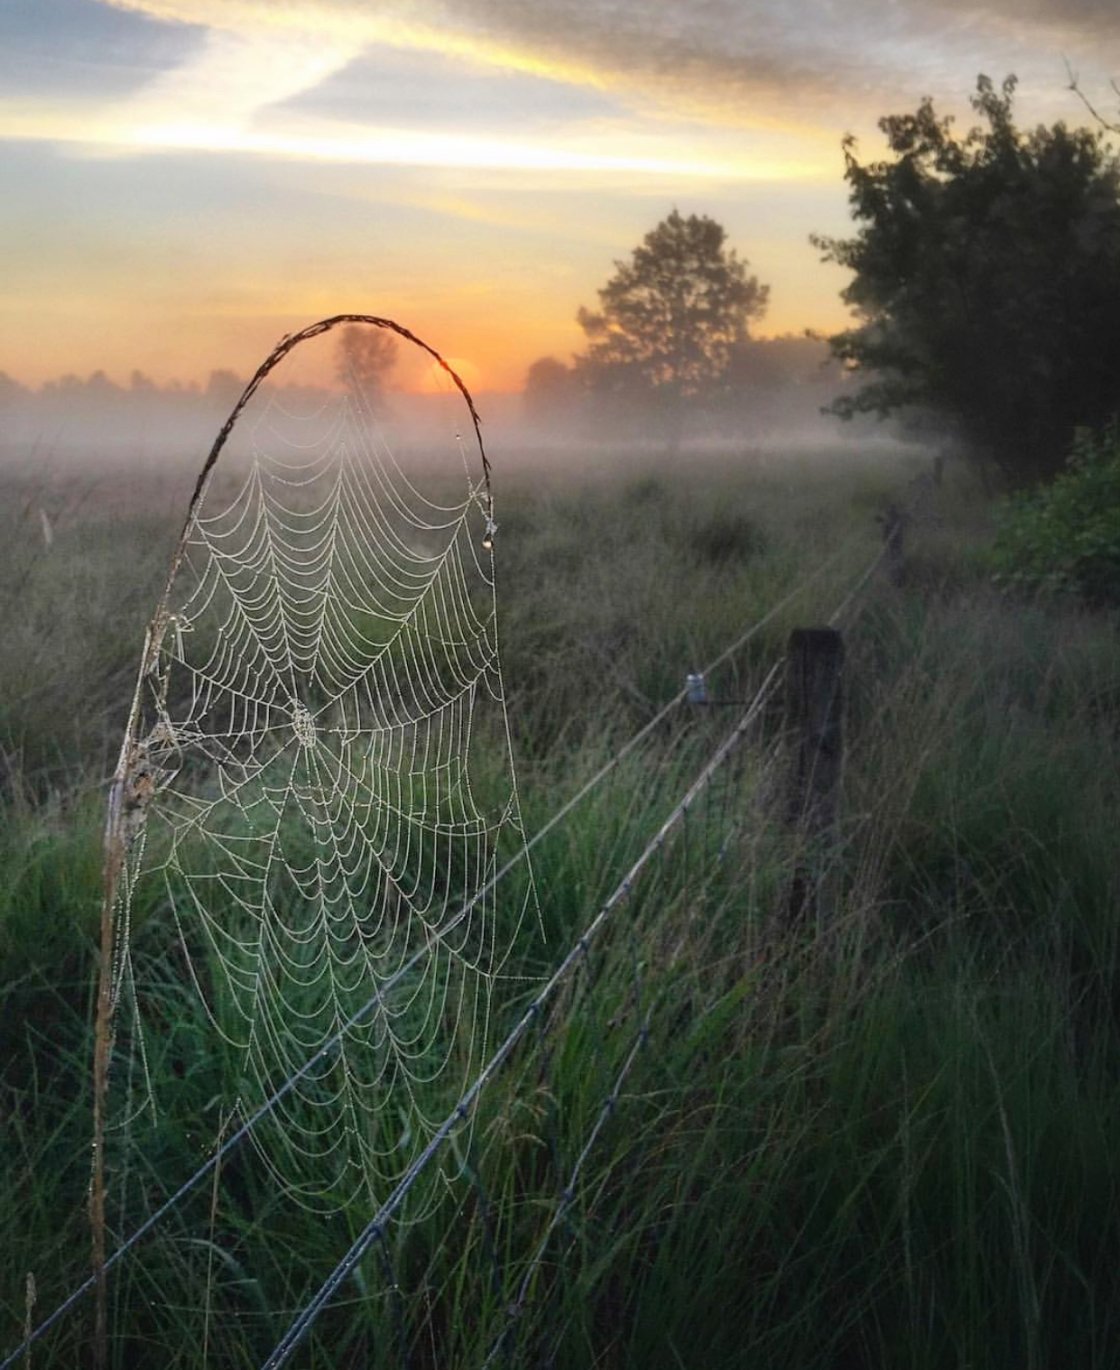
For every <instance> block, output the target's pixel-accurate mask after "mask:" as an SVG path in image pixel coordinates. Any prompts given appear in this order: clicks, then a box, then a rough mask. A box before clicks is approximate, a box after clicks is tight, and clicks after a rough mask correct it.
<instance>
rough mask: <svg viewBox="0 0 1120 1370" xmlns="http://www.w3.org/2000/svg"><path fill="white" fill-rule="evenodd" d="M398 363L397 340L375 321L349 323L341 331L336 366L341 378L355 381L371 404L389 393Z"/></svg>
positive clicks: (343, 380)
mask: <svg viewBox="0 0 1120 1370" xmlns="http://www.w3.org/2000/svg"><path fill="white" fill-rule="evenodd" d="M396 363H397V340H396V338H395V337H393V335H392V334H391V333H390V332H389V331H388V330H387V329H384V328H378V327H376V326H375V325H373V324H349V325H347V327H345V328H344V329H343V330H342V332H341V333H340V334H339V338H338V344H337V351H336V367H337V374H338V378H339V380H340V381H342V382H343V383H344V384H347V385H354V386H356V387H357V388H358V390H359V391H360V392H361V394H362V396H363V397H364V399H365V401H366V403H367V404H370V405H376V404H377V403H378V402H379V401H380V400H381V399H382V397H383V395H384V393H385V386H386V382H387V380H388V378H389V372H390V371H392V369H393V367H394V366H395V365H396Z"/></svg>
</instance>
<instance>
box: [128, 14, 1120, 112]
mask: <svg viewBox="0 0 1120 1370" xmlns="http://www.w3.org/2000/svg"><path fill="white" fill-rule="evenodd" d="M110 3H113V4H116V5H118V6H120V7H123V8H129V9H133V10H137V11H141V12H143V13H145V14H148V15H150V16H155V17H160V18H164V19H177V20H180V21H183V22H187V21H189V22H193V23H205V24H208V25H211V26H213V27H215V28H220V29H224V30H227V31H231V32H238V33H256V34H278V33H289V34H299V35H302V36H303V38H304V40H305V41H309V42H324V43H344V44H355V45H358V46H362V45H370V44H391V45H394V46H400V47H413V48H421V49H427V50H431V51H439V52H441V53H444V54H454V55H458V56H460V57H463V58H466V59H470V60H472V61H475V62H478V63H483V64H487V65H491V66H494V67H497V68H500V69H506V70H516V71H521V72H529V73H533V74H537V75H540V76H542V77H546V78H549V79H551V80H556V81H565V82H568V83H571V84H583V85H594V86H597V87H599V88H604V89H610V90H612V91H616V92H619V93H621V94H623V95H625V96H626V97H627V98H629V99H631V100H632V101H634V102H636V103H637V104H639V105H641V106H643V107H646V108H648V109H654V108H657V109H661V110H664V111H670V112H672V113H673V114H674V115H676V116H679V115H680V114H681V113H684V112H687V113H690V114H692V115H693V116H700V117H707V118H711V119H713V120H716V121H718V122H720V123H724V124H728V125H737V126H740V127H751V126H755V127H758V126H767V125H770V124H772V123H773V122H774V121H775V120H776V121H778V122H780V123H786V124H789V123H801V124H809V123H812V122H813V121H814V120H815V119H816V118H817V117H819V115H820V113H821V112H822V111H823V110H828V111H830V112H831V113H832V114H833V115H834V114H835V109H836V106H837V103H838V102H844V103H845V104H846V105H847V107H848V108H849V109H850V110H851V111H852V114H853V117H858V116H859V115H860V114H862V113H863V112H864V111H865V109H874V110H875V111H876V112H882V102H883V101H884V100H888V101H890V100H892V99H901V98H907V97H909V98H912V97H913V94H914V86H915V83H916V82H917V83H920V84H921V90H922V91H927V90H928V91H930V92H931V93H934V94H937V93H939V92H941V91H943V90H946V89H947V90H951V91H954V92H956V91H960V90H962V88H963V89H964V90H967V89H968V87H969V86H970V85H971V82H972V80H973V78H974V76H975V74H976V71H977V70H978V69H980V65H983V64H987V65H993V66H994V67H995V68H996V73H995V74H997V75H1002V74H1003V72H1002V71H1001V70H999V64H1000V63H1001V62H1003V63H1005V64H1015V65H1017V66H1019V67H1021V68H1026V67H1027V66H1029V65H1033V66H1034V67H1035V68H1037V69H1041V68H1042V67H1045V68H1046V70H1047V71H1049V70H1050V68H1053V70H1054V72H1057V71H1059V70H1060V58H1061V53H1062V51H1063V50H1072V51H1073V52H1074V54H1075V55H1077V54H1078V53H1080V54H1081V55H1082V56H1083V58H1084V59H1085V60H1086V61H1087V62H1090V63H1091V64H1094V65H1095V66H1097V68H1098V69H1099V70H1100V71H1102V72H1105V71H1107V69H1108V65H1109V64H1110V63H1120V6H1118V5H1117V4H1116V3H1115V0H987V2H986V3H984V4H977V3H976V0H847V2H846V3H844V4H842V5H841V4H838V3H836V0H798V3H797V4H796V5H789V4H778V3H776V2H775V0H690V3H689V4H687V5H685V4H668V3H665V0H629V2H628V3H626V4H618V3H611V2H610V0H549V3H547V4H545V3H540V4H532V3H523V4H511V3H509V0H429V3H428V4H426V5H425V6H424V18H423V19H420V18H418V17H417V12H416V10H417V7H416V6H415V5H414V4H411V3H407V0H396V2H395V3H394V0H385V2H383V3H378V4H376V5H374V4H372V3H369V2H368V0H290V2H289V3H287V4H283V5H277V4H273V3H270V0H110Z"/></svg>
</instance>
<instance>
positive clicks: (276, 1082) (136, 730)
mask: <svg viewBox="0 0 1120 1370" xmlns="http://www.w3.org/2000/svg"><path fill="white" fill-rule="evenodd" d="M348 330H349V331H348ZM354 330H359V331H364V335H368V336H373V335H374V334H376V336H377V338H378V339H379V342H378V345H377V348H376V349H374V350H376V351H379V352H385V351H386V350H387V349H386V348H385V347H384V345H383V343H382V342H381V341H380V340H381V339H391V340H392V342H393V343H394V344H395V345H396V348H397V356H396V358H395V362H396V369H398V370H400V369H405V371H406V375H409V376H412V377H413V383H414V384H415V383H416V378H417V377H418V378H419V383H420V385H421V386H422V387H426V388H427V389H428V390H429V391H432V390H433V384H432V379H433V377H436V376H438V377H441V378H442V379H443V381H444V385H443V388H442V392H440V391H439V390H438V389H436V390H435V392H434V393H428V394H421V395H418V396H417V395H413V396H411V397H408V396H397V397H394V396H392V395H389V396H386V395H385V394H384V393H383V392H382V389H381V375H380V374H379V373H376V372H375V373H372V374H366V375H363V374H362V371H361V367H362V359H363V357H367V358H368V356H369V355H370V352H371V349H370V348H369V347H368V346H367V347H365V348H364V349H363V346H362V343H363V334H362V333H361V332H355V331H354ZM388 350H390V351H391V349H388ZM355 359H356V360H355ZM392 360H393V358H392V357H390V361H392ZM383 361H384V359H382V362H379V363H378V365H379V366H382V369H384V367H383ZM408 368H411V369H410V370H409V369H408ZM262 373H264V374H263V375H262ZM262 373H258V381H257V382H254V385H253V386H251V387H250V393H249V396H248V399H247V400H244V402H243V405H242V406H240V407H239V410H238V411H235V415H234V417H233V421H232V426H230V425H227V429H228V434H227V436H226V437H225V439H224V440H222V439H220V440H219V443H218V444H216V448H215V453H213V454H212V458H211V461H210V462H209V463H208V469H207V470H206V471H205V472H204V476H203V478H202V479H201V480H200V484H199V488H198V490H197V492H196V498H195V501H194V503H193V504H192V507H191V511H190V514H189V517H188V519H187V522H186V526H185V529H184V532H183V539H182V542H181V544H180V548H179V550H178V552H177V554H176V557H175V560H174V563H173V566H172V572H171V576H170V579H169V582H168V586H167V591H166V594H165V597H164V600H163V602H162V603H161V605H160V607H159V609H158V611H157V615H156V618H155V619H154V620H153V623H152V626H151V628H150V630H149V641H148V645H147V647H146V649H145V657H144V664H143V666H142V669H141V675H140V681H139V685H138V690H137V696H136V702H135V705H134V712H133V720H132V724H131V725H130V729H129V734H128V737H127V738H126V743H125V750H124V753H123V754H122V763H121V768H120V771H119V773H118V785H117V787H116V790H115V803H114V808H113V812H112V815H111V819H110V844H109V845H110V853H112V848H113V833H114V831H115V832H116V834H117V839H118V846H119V849H120V852H121V855H122V858H123V859H122V862H121V869H120V879H119V884H118V889H117V893H116V899H115V911H114V924H115V943H114V961H113V988H112V996H113V1006H114V1009H116V1008H117V1007H118V1006H119V1005H120V1004H121V1001H122V1000H125V1001H132V1000H135V1002H136V1003H137V1004H139V1005H140V1007H139V1009H138V1010H136V1011H135V1015H136V1017H137V1019H138V1020H139V1022H140V1024H141V1026H143V1017H144V1014H143V999H144V994H143V985H142V979H143V975H142V969H141V968H138V967H137V966H136V965H134V960H135V958H134V957H133V955H132V951H131V947H132V941H133V939H134V937H135V936H136V935H137V934H136V932H135V931H134V927H135V925H136V924H137V921H138V919H139V918H141V917H150V918H152V920H153V922H158V920H159V917H160V914H161V913H162V914H163V915H165V916H164V918H163V923H162V924H160V926H166V927H167V928H168V929H169V930H171V936H173V937H175V938H177V941H178V952H177V954H178V955H179V957H180V960H181V964H182V967H183V980H184V985H185V986H186V987H187V988H188V989H189V990H190V992H191V994H192V995H193V996H197V999H198V1000H200V1001H201V1003H202V1004H203V1005H205V1019H206V1021H207V1022H208V1023H209V1027H210V1030H211V1032H212V1033H213V1034H214V1042H215V1049H216V1050H220V1051H221V1052H222V1053H224V1055H225V1057H226V1058H228V1059H232V1061H233V1062H234V1069H233V1072H232V1077H231V1080H232V1082H231V1083H230V1085H229V1089H230V1091H231V1097H230V1098H229V1099H228V1101H227V1106H228V1107H233V1108H236V1109H237V1110H239V1111H240V1113H241V1115H242V1116H249V1115H251V1114H252V1113H253V1112H254V1110H256V1109H257V1108H259V1107H260V1106H261V1104H262V1103H264V1102H265V1101H266V1100H268V1099H269V1098H270V1097H272V1096H273V1095H274V1094H276V1093H277V1092H278V1091H281V1090H282V1089H283V1087H284V1085H285V1083H286V1082H288V1081H289V1080H290V1079H291V1077H292V1076H293V1075H295V1074H297V1072H299V1071H300V1069H301V1067H304V1066H305V1064H306V1063H307V1062H308V1061H309V1060H312V1059H314V1064H313V1065H312V1067H311V1068H310V1069H309V1070H307V1071H306V1072H305V1073H304V1074H303V1075H302V1076H300V1077H299V1078H298V1080H297V1082H296V1084H295V1085H294V1086H293V1087H291V1088H289V1089H288V1091H287V1092H286V1093H284V1094H283V1095H282V1097H281V1099H280V1100H279V1101H278V1102H277V1104H276V1106H275V1107H274V1108H273V1109H272V1110H271V1112H270V1113H269V1114H268V1116H267V1117H266V1118H265V1119H264V1120H263V1121H262V1122H261V1123H260V1124H259V1125H258V1126H257V1127H256V1129H255V1131H254V1137H255V1140H256V1142H257V1144H258V1147H259V1149H260V1151H261V1154H262V1155H263V1156H264V1157H265V1159H266V1161H267V1163H268V1164H269V1166H270V1167H271V1168H272V1169H273V1171H274V1172H275V1174H276V1176H277V1177H278V1178H279V1180H280V1181H281V1182H282V1183H283V1185H284V1186H285V1188H286V1189H287V1190H288V1191H289V1192H290V1193H292V1194H293V1195H295V1196H297V1197H298V1198H299V1200H300V1201H301V1202H303V1203H305V1204H307V1205H309V1206H311V1207H314V1208H322V1209H323V1210H330V1209H333V1208H337V1207H341V1206H343V1205H345V1204H347V1203H348V1202H349V1201H351V1200H352V1199H354V1198H355V1197H359V1196H364V1197H365V1198H367V1199H370V1198H372V1199H378V1198H380V1197H383V1195H384V1193H385V1191H386V1187H387V1186H388V1185H389V1184H391V1183H392V1182H393V1179H394V1177H396V1176H397V1175H399V1173H400V1172H401V1170H402V1169H403V1167H404V1166H405V1165H406V1164H407V1163H408V1162H409V1161H410V1160H411V1159H412V1158H413V1156H414V1155H415V1154H416V1153H417V1152H418V1151H419V1149H420V1148H421V1147H422V1146H423V1145H424V1143H425V1141H426V1140H427V1138H428V1137H429V1136H430V1134H431V1131H432V1130H433V1129H434V1128H435V1127H436V1126H437V1125H438V1124H439V1122H441V1121H442V1119H443V1117H444V1115H445V1113H446V1099H447V1097H449V1096H455V1095H457V1094H458V1093H459V1092H460V1090H461V1088H462V1086H463V1084H464V1082H465V1081H466V1080H467V1079H469V1078H470V1077H471V1074H472V1072H473V1071H474V1070H475V1069H476V1068H477V1064H478V1062H479V1060H481V1059H484V1058H485V1052H486V1046H487V1035H488V1022H489V1018H490V1013H491V1008H492V996H493V992H494V988H495V985H496V984H497V983H498V982H500V981H501V979H502V971H503V966H504V964H505V962H506V959H507V957H508V955H509V952H510V949H511V946H512V943H513V940H514V938H515V937H516V935H517V933H518V930H519V929H520V927H521V925H522V922H523V920H524V915H525V912H526V908H527V907H528V905H529V904H530V902H531V900H532V886H531V880H529V879H527V878H524V877H523V878H522V879H521V880H520V881H518V882H515V888H513V889H507V888H506V886H505V885H504V884H503V885H499V886H496V887H491V886H490V881H491V879H492V877H493V876H494V874H495V873H496V871H497V869H498V868H499V867H500V866H502V865H503V864H504V863H505V862H506V861H507V860H508V859H509V858H510V857H511V856H512V855H514V854H515V853H516V851H517V850H518V849H519V848H522V847H523V845H524V836H523V832H522V828H521V822H520V816H519V812H518V804H517V791H516V784H515V780H514V775H513V768H512V761H511V755H510V746H509V730H508V725H507V721H506V715H505V695H504V690H503V684H502V675H501V668H500V663H499V658H498V646H497V639H496V633H495V599H494V577H493V560H492V557H493V542H494V532H495V528H496V525H495V523H494V519H493V507H492V503H491V492H490V485H489V470H488V466H487V463H486V459H485V456H484V454H483V453H482V449H481V442H480V441H478V440H476V439H477V433H476V429H475V427H474V425H473V422H472V419H473V407H472V406H471V405H470V402H469V398H468V397H466V395H465V393H463V394H461V393H460V390H459V389H457V388H456V384H455V383H452V381H451V379H450V378H449V377H448V376H447V375H445V372H444V371H443V370H441V369H440V368H439V366H437V365H436V364H435V363H433V360H432V357H431V356H430V355H429V354H428V352H427V351H426V350H425V349H424V345H422V344H417V343H416V342H415V341H414V340H412V339H411V335H408V334H407V333H405V332H404V331H403V330H399V329H397V328H396V326H395V325H389V326H387V327H386V326H385V324H384V321H382V322H381V323H377V322H372V321H361V320H358V319H356V318H354V317H351V318H350V319H349V320H348V321H340V322H337V323H336V322H335V321H327V323H326V324H324V325H318V326H316V327H315V328H312V329H308V330H305V332H304V334H301V335H297V338H296V339H295V340H293V339H288V340H285V342H284V343H283V344H282V345H281V346H280V348H278V349H277V353H274V354H273V357H271V358H270V359H269V362H268V363H266V364H265V366H264V367H262ZM402 413H403V417H402ZM389 432H393V433H395V436H394V438H393V441H392V443H390V441H389V440H388V438H387V433H389ZM219 449H220V454H219ZM110 859H112V858H111V855H110ZM133 986H135V992H134V991H133ZM129 1011H130V1013H131V1012H133V1010H132V1009H131V1008H130V1010H129ZM120 1016H121V1017H122V1018H126V1017H127V1016H128V1015H127V1014H124V1013H121V1014H120ZM125 1035H127V1036H129V1037H130V1038H131V1037H132V1035H133V1034H132V1033H131V1032H128V1033H126V1034H125ZM148 1035H149V1036H150V1034H148ZM324 1048H326V1049H325V1050H324ZM118 1051H119V1047H118ZM317 1053H320V1054H319V1055H318V1057H316V1054H317ZM120 1070H121V1067H120V1066H119V1065H115V1066H114V1071H120Z"/></svg>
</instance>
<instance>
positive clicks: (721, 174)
mask: <svg viewBox="0 0 1120 1370" xmlns="http://www.w3.org/2000/svg"><path fill="white" fill-rule="evenodd" d="M1067 64H1068V65H1069V67H1071V68H1072V69H1073V70H1074V71H1075V72H1076V74H1077V76H1078V78H1079V81H1080V83H1081V85H1082V87H1083V89H1084V90H1085V92H1086V93H1087V94H1089V95H1090V96H1092V97H1093V98H1094V100H1095V101H1096V102H1097V103H1099V105H1100V106H1101V107H1102V108H1103V109H1105V110H1106V111H1107V112H1109V113H1116V112H1117V110H1118V108H1120V96H1117V95H1116V93H1115V92H1114V91H1113V90H1112V89H1111V87H1110V81H1111V79H1112V78H1117V77H1120V3H1118V0H990V3H988V4H984V5H979V4H974V3H969V0H0V203H2V204H3V212H2V214H0V260H2V262H3V272H2V274H0V371H5V372H7V373H8V374H9V375H10V376H12V377H14V378H15V379H17V380H19V381H21V382H23V383H24V384H30V385H39V384H41V383H42V382H43V381H45V380H47V379H49V378H52V377H55V376H58V375H60V374H62V373H67V372H70V373H76V374H79V375H85V374H88V373H89V372H90V371H92V370H94V369H103V370H105V371H106V372H108V374H109V375H110V377H111V378H113V379H115V380H118V381H127V379H128V377H129V375H130V373H131V372H132V371H133V370H134V369H138V370H141V371H143V372H144V373H145V374H146V375H148V376H150V377H151V378H153V379H154V380H156V381H157V382H159V383H161V384H165V383H166V382H167V381H169V380H171V379H173V378H174V379H179V380H183V381H190V380H205V378H206V376H207V375H208V374H209V373H210V372H211V371H212V370H215V369H218V368H231V369H233V370H235V371H238V372H239V373H240V374H243V375H244V374H248V373H249V372H251V371H252V369H253V368H254V367H255V366H256V364H257V362H258V361H259V360H261V359H262V358H263V356H264V355H265V353H267V351H268V350H269V348H270V347H271V346H272V345H273V343H274V342H275V341H276V340H277V339H278V338H279V337H280V336H282V335H283V334H284V333H287V332H289V331H293V330H295V329H297V328H300V327H302V326H303V325H305V324H307V323H310V322H312V321H314V320H315V319H317V318H321V317H324V316H327V315H330V314H335V313H342V312H361V313H373V314H380V315H387V316H389V317H392V318H395V319H397V320H398V321H399V322H401V323H403V324H404V325H406V326H407V327H409V328H411V329H412V330H413V331H415V332H417V333H418V334H420V336H422V337H424V338H425V339H426V340H427V341H429V342H431V343H432V344H433V345H434V346H436V347H437V348H438V349H439V350H441V351H442V352H444V353H445V355H447V356H449V357H450V358H452V359H453V360H454V361H455V362H456V364H457V365H458V367H459V369H460V370H461V371H462V373H463V375H464V377H465V378H466V379H467V380H468V383H470V384H472V385H473V386H474V387H476V388H478V389H480V390H499V391H500V390H506V391H511V390H516V389H518V388H520V386H521V384H522V382H523V379H524V375H525V371H526V369H527V367H528V365H529V364H530V363H531V362H532V361H533V360H535V359H536V358H538V357H540V356H542V355H545V354H552V355H555V356H558V357H560V358H561V359H567V358H569V357H570V356H571V354H572V353H573V352H575V351H578V350H579V349H580V347H581V344H582V342H583V336H582V334H581V332H580V329H579V327H578V325H577V324H576V321H575V316H576V312H577V310H578V308H579V307H580V306H581V305H587V306H593V305H594V304H595V303H596V291H597V289H598V288H599V287H600V286H601V285H603V284H604V283H605V282H606V280H607V279H608V278H609V276H610V275H611V273H612V271H613V269H614V262H615V261H616V260H617V259H623V258H626V257H627V256H628V255H629V253H630V251H631V250H632V249H633V247H634V246H636V245H637V243H638V242H639V241H640V240H641V238H642V236H643V235H644V234H645V233H646V232H647V231H649V230H650V229H651V228H653V227H654V225H655V224H656V223H657V222H658V221H659V220H661V219H662V218H664V216H665V215H666V214H667V213H668V212H669V211H670V210H671V209H673V208H674V207H676V208H679V209H680V210H681V212H682V213H685V214H689V213H697V214H708V215H711V216H712V217H714V218H716V219H718V220H719V222H720V223H722V224H723V225H724V227H725V228H726V230H727V233H728V240H729V243H730V245H732V246H734V247H735V249H736V250H737V251H738V253H739V254H740V256H741V257H745V258H746V259H747V260H748V261H749V263H750V267H751V270H752V271H753V272H754V273H756V274H757V275H758V277H759V278H760V280H762V281H764V282H766V283H768V284H769V285H770V288H771V303H770V309H769V312H768V314H767V317H766V318H765V320H764V321H763V322H762V324H761V325H760V327H759V329H758V331H759V332H761V333H763V334H767V335H774V334H780V333H785V332H791V331H800V330H802V329H805V328H814V329H822V330H826V331H827V330H832V329H835V328H838V327H841V326H843V324H844V322H845V320H846V318H847V315H846V312H845V310H844V307H843V305H842V303H841V301H840V298H839V293H838V292H839V290H840V289H841V287H842V286H843V285H844V283H845V280H846V277H845V275H844V273H843V272H842V271H840V270H839V268H837V267H835V266H832V265H827V264H823V263H821V262H820V261H819V253H818V252H817V251H816V250H815V249H814V248H812V247H811V245H810V243H809V234H810V233H813V232H818V233H825V234H834V235H836V234H838V235H844V234H845V233H847V232H848V231H849V230H850V227H851V224H850V220H849V217H848V211H847V198H846V189H845V185H844V182H843V158H842V154H841V150H840V141H841V138H842V137H843V135H844V134H845V133H847V132H851V133H854V134H855V135H856V136H857V137H858V138H859V140H860V142H859V146H860V150H861V155H863V156H864V157H872V156H875V155H878V154H879V153H880V152H881V150H882V147H883V144H882V139H881V136H880V135H879V134H878V132H877V130H876V120H877V119H878V118H879V117H880V116H882V115H884V114H888V113H900V112H904V111H908V110H912V109H914V108H915V107H916V106H917V104H918V102H919V100H920V99H921V97H922V96H924V95H930V96H932V97H933V99H934V101H935V104H936V106H937V108H938V110H939V111H940V112H944V113H955V114H956V115H957V117H958V119H959V121H960V123H961V124H962V125H963V126H965V127H967V126H968V125H969V123H970V122H971V115H970V111H969V109H968V103H967V97H968V95H969V93H970V92H971V91H972V90H973V88H974V86H975V80H976V76H977V74H978V73H980V72H985V73H987V74H989V75H991V76H992V77H993V78H994V79H995V80H997V81H999V80H1001V79H1002V78H1003V77H1004V76H1005V75H1006V74H1008V73H1010V72H1014V73H1015V74H1016V75H1017V76H1018V78H1019V82H1020V85H1019V94H1018V96H1017V101H1016V110H1017V119H1018V122H1019V123H1020V124H1021V125H1030V124H1033V123H1037V122H1047V123H1050V122H1053V121H1055V120H1057V119H1065V120H1067V121H1068V122H1071V123H1082V122H1087V120H1088V116H1087V115H1086V114H1085V112H1084V109H1083V107H1082V105H1081V104H1080V103H1079V102H1078V100H1077V98H1076V96H1075V95H1073V94H1072V93H1071V92H1070V91H1069V90H1068V89H1067V87H1068V76H1067ZM415 383H416V384H417V385H422V384H423V377H422V376H421V375H420V373H418V375H417V378H416V381H415Z"/></svg>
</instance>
